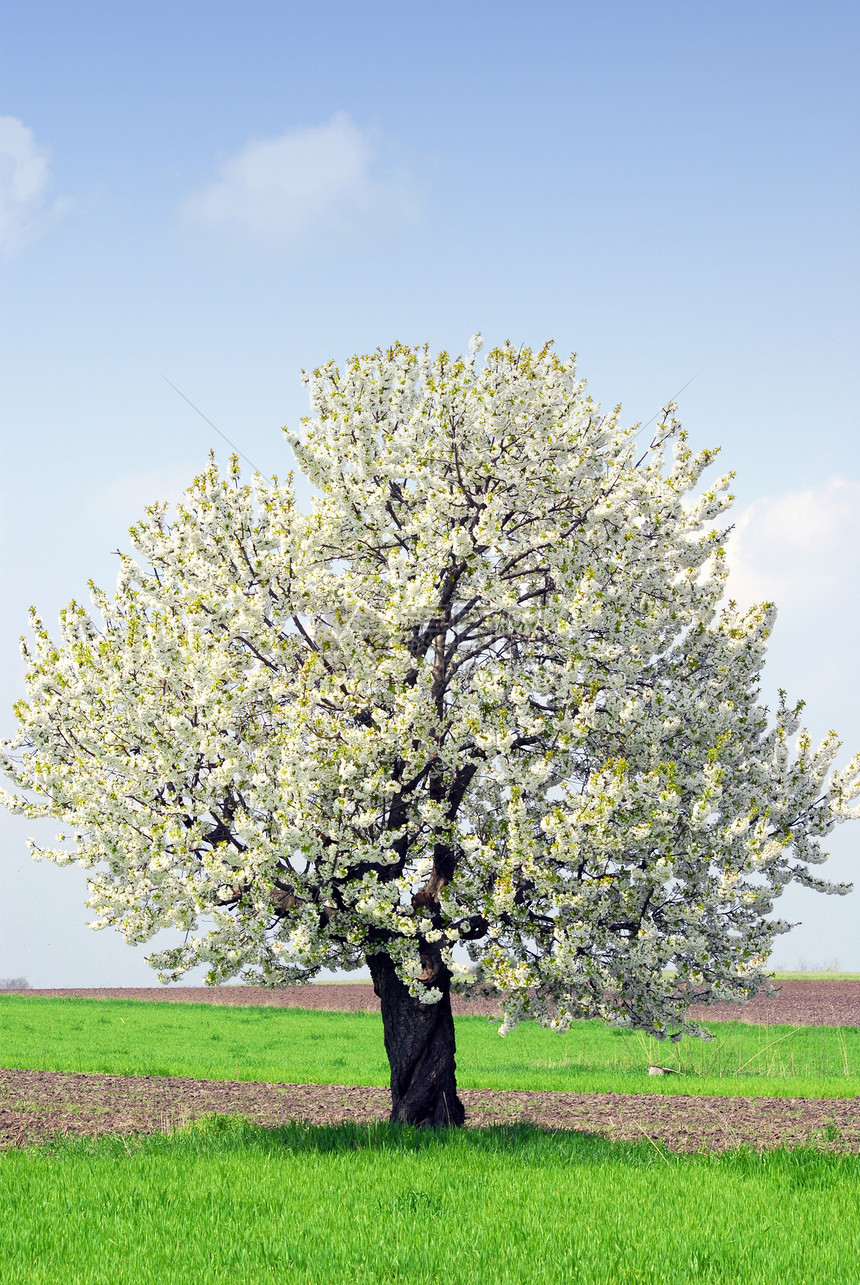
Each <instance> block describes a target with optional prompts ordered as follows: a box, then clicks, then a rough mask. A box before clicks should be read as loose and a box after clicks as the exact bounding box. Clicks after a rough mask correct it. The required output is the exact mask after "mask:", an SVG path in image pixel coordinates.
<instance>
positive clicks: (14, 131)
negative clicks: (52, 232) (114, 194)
mask: <svg viewBox="0 0 860 1285" xmlns="http://www.w3.org/2000/svg"><path fill="white" fill-rule="evenodd" d="M50 178H51V170H50V165H49V159H48V153H47V152H46V151H45V149H44V148H42V147H38V146H37V145H36V140H35V139H34V138H33V133H32V130H29V129H28V128H27V126H26V125H24V124H23V123H22V122H21V121H20V120H18V119H17V118H16V117H14V116H0V249H2V250H5V251H11V250H17V249H19V248H20V247H21V246H23V245H26V243H27V242H28V241H31V240H33V238H34V237H36V236H38V235H39V233H40V232H42V231H43V230H44V228H45V227H46V226H47V225H48V223H50V222H51V221H52V220H53V219H55V218H57V217H59V216H61V215H62V214H64V213H65V212H66V210H67V209H68V205H69V202H68V201H67V200H65V199H61V200H59V201H55V202H54V204H53V205H52V206H49V205H48V202H47V199H46V194H47V188H48V185H49V183H50Z"/></svg>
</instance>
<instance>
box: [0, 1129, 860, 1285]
mask: <svg viewBox="0 0 860 1285" xmlns="http://www.w3.org/2000/svg"><path fill="white" fill-rule="evenodd" d="M0 1212H2V1217H0V1263H2V1268H0V1276H2V1280H3V1285H24V1283H25V1282H26V1285H55V1283H56V1282H57V1281H63V1282H64V1283H68V1285H179V1283H180V1282H181V1283H182V1285H188V1283H193V1285H210V1283H212V1285H215V1283H219V1285H220V1283H223V1285H256V1283H257V1282H278V1283H279V1285H318V1283H324V1285H340V1283H346V1282H349V1283H352V1282H356V1285H377V1283H379V1285H383V1283H386V1285H387V1283H390V1282H400V1283H403V1285H406V1283H407V1282H416V1283H418V1282H420V1283H421V1285H472V1283H475V1285H507V1283H509V1282H511V1283H513V1282H522V1283H524V1285H525V1283H529V1285H531V1282H535V1281H540V1282H541V1283H542V1285H544V1283H545V1285H556V1283H558V1285H561V1283H562V1282H564V1283H565V1285H567V1282H578V1283H580V1285H591V1283H594V1285H597V1283H598V1282H599V1283H601V1285H603V1283H606V1285H626V1283H628V1282H629V1283H631V1285H632V1283H634V1282H669V1283H670V1285H682V1283H683V1282H688V1281H696V1282H699V1281H710V1282H722V1281H725V1282H732V1283H733V1285H738V1283H740V1282H743V1285H758V1283H759V1282H761V1283H762V1285H772V1283H773V1282H774V1281H779V1282H780V1285H801V1282H804V1283H807V1285H813V1283H817V1282H833V1281H839V1282H840V1285H851V1283H852V1282H856V1281H858V1280H860V1158H858V1157H856V1156H839V1155H835V1154H833V1153H828V1152H821V1151H819V1152H815V1151H812V1150H807V1149H799V1150H795V1151H788V1152H786V1151H777V1152H770V1153H766V1154H763V1155H756V1154H755V1153H752V1152H750V1151H736V1152H732V1153H723V1154H722V1155H700V1156H675V1155H672V1154H670V1153H668V1152H664V1151H662V1149H657V1148H656V1146H655V1145H652V1144H649V1143H647V1142H642V1143H639V1144H625V1143H609V1142H607V1141H606V1140H604V1139H601V1138H596V1137H590V1136H588V1135H585V1134H577V1133H563V1132H558V1133H548V1132H541V1131H539V1130H537V1129H534V1128H528V1127H522V1126H520V1127H517V1128H511V1129H489V1130H463V1131H452V1132H450V1133H449V1132H445V1131H440V1132H438V1133H428V1132H426V1131H420V1130H409V1129H404V1128H396V1127H391V1126H377V1127H370V1128H361V1127H356V1126H339V1127H332V1128H311V1127H299V1126H293V1127H290V1128H284V1129H273V1130H266V1129H261V1128H257V1127H255V1126H251V1125H249V1124H247V1123H245V1122H243V1121H241V1120H230V1119H224V1118H220V1119H219V1118H210V1119H209V1120H206V1121H202V1122H199V1123H198V1124H196V1125H193V1126H191V1127H189V1128H188V1129H185V1130H182V1131H181V1132H180V1133H178V1134H174V1135H171V1136H160V1137H158V1136H156V1137H152V1138H131V1139H121V1138H102V1139H98V1140H78V1141H74V1142H68V1141H67V1142H64V1143H62V1144H57V1145H55V1146H53V1147H51V1148H40V1149H38V1150H35V1149H34V1150H30V1151H19V1152H9V1153H7V1154H6V1155H5V1156H0ZM852 1263H853V1264H854V1267H852V1266H851V1264H852Z"/></svg>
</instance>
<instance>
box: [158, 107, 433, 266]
mask: <svg viewBox="0 0 860 1285" xmlns="http://www.w3.org/2000/svg"><path fill="white" fill-rule="evenodd" d="M416 211H417V201H416V198H415V195H414V193H413V192H412V189H411V185H410V182H409V179H408V178H407V177H406V176H405V175H404V174H402V173H399V172H393V171H387V170H386V169H385V167H384V166H383V165H382V164H381V163H380V160H379V157H378V154H377V150H376V148H375V146H374V139H373V136H372V134H371V132H370V131H368V130H362V129H359V128H358V126H356V125H355V124H354V123H353V122H352V121H351V120H350V118H349V116H348V115H347V114H346V113H345V112H337V113H336V114H335V115H334V116H333V117H332V119H331V120H330V121H329V123H328V124H327V125H317V126H312V127H309V128H305V129H295V130H289V131H287V132H286V133H284V134H281V135H279V136H278V137H277V138H266V139H261V140H259V141H254V142H249V143H247V144H246V145H245V146H244V147H243V148H242V149H241V151H239V152H237V154H236V155H235V156H233V157H231V158H230V159H229V160H227V161H226V162H225V163H224V164H223V165H222V166H221V167H220V171H219V174H218V177H217V178H216V180H215V182H214V183H211V184H210V185H209V186H208V187H205V188H203V190H202V191H200V192H197V193H196V194H195V195H193V196H190V197H188V198H187V199H186V200H185V202H184V203H183V205H182V211H181V212H182V215H183V216H184V218H185V220H186V221H188V222H190V223H192V224H194V225H195V226H197V227H202V228H206V229H211V230H221V231H232V232H239V233H241V234H243V235H245V236H248V237H250V238H252V239H254V240H258V241H263V242H268V243H280V244H285V243H288V242H291V241H296V240H303V239H305V238H306V237H307V236H308V235H309V234H312V233H317V232H322V233H324V234H331V233H332V232H335V233H341V234H342V233H353V232H356V231H362V230H364V229H367V228H368V227H372V226H377V225H379V224H380V223H382V224H385V225H390V224H392V223H394V224H397V223H401V222H404V221H410V220H411V219H412V218H414V216H415V213H416Z"/></svg>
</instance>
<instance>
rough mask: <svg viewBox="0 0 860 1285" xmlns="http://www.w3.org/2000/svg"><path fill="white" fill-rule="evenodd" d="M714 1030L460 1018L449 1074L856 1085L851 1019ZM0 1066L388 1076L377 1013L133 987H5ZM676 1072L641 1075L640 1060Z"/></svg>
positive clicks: (690, 1086)
mask: <svg viewBox="0 0 860 1285" xmlns="http://www.w3.org/2000/svg"><path fill="white" fill-rule="evenodd" d="M711 1029H712V1030H713V1032H714V1036H715V1038H714V1039H713V1040H710V1041H702V1040H693V1039H686V1040H682V1041H681V1042H680V1043H679V1044H674V1045H673V1044H670V1043H668V1042H666V1041H663V1042H658V1041H656V1040H650V1039H647V1038H646V1037H644V1036H641V1035H638V1034H636V1033H631V1032H626V1031H618V1030H613V1029H611V1028H608V1027H606V1026H605V1025H604V1024H603V1023H602V1022H596V1021H595V1022H580V1023H577V1024H576V1026H575V1027H574V1028H573V1029H572V1030H571V1031H569V1032H568V1033H567V1034H565V1035H556V1034H554V1033H553V1032H551V1031H545V1030H542V1029H541V1028H540V1027H538V1026H537V1025H536V1024H535V1023H532V1022H528V1023H523V1024H522V1025H521V1026H519V1027H517V1028H516V1030H515V1031H513V1032H512V1033H511V1034H510V1035H509V1036H507V1037H506V1038H505V1039H502V1038H501V1037H500V1036H499V1034H498V1023H497V1022H488V1021H487V1019H486V1018H479V1017H466V1018H458V1019H457V1065H458V1082H459V1084H460V1085H461V1087H463V1088H474V1089H557V1090H565V1091H570V1092H572V1091H579V1092H616V1093H694V1094H704V1095H709V1096H710V1095H716V1096H718V1095H741V1096H765V1097H854V1096H855V1095H858V1094H860V1030H858V1029H857V1028H855V1027H821V1026H819V1027H787V1026H769V1027H765V1026H753V1025H748V1024H745V1023H742V1022H724V1023H714V1024H713V1026H712V1028H711ZM0 1031H2V1041H0V1065H2V1066H6V1067H26V1068H32V1069H38V1070H53V1071H108V1072H113V1073H120V1074H128V1075H180V1076H193V1077H197V1078H203V1079H216V1080H263V1081H268V1082H278V1081H282V1082H287V1083H294V1084H296V1083H298V1084H302V1083H317V1084H359V1085H361V1084H369V1085H370V1084H376V1085H384V1084H387V1083H388V1064H387V1061H386V1058H385V1051H384V1048H383V1043H382V1024H381V1020H380V1018H379V1017H378V1016H377V1015H376V1014H370V1013H332V1012H324V1011H308V1010H303V1009H290V1008H280V1009H278V1008H262V1007H252V1006H249V1007H236V1008H234V1007H232V1006H231V1007H226V1006H225V1007H219V1006H217V1005H210V1004H175V1003H170V1002H167V1001H165V1002H163V1003H151V1002H145V1001H140V1000H90V999H43V998H35V997H32V998H31V997H28V996H17V995H3V996H0ZM651 1062H656V1063H658V1064H660V1065H662V1066H669V1067H677V1068H678V1069H679V1070H680V1071H682V1074H680V1075H666V1076H649V1075H648V1074H647V1069H648V1065H649V1063H651Z"/></svg>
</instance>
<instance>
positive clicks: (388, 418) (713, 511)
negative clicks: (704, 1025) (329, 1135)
mask: <svg viewBox="0 0 860 1285" xmlns="http://www.w3.org/2000/svg"><path fill="white" fill-rule="evenodd" d="M478 347H479V345H478V343H477V342H475V343H473V345H472V348H471V351H470V353H469V355H468V356H466V357H450V356H449V355H448V354H446V353H440V354H439V355H436V356H433V355H431V354H430V353H429V351H428V350H427V349H426V348H418V349H414V348H410V347H406V346H403V345H400V344H395V345H394V346H393V347H391V348H390V349H387V350H385V351H382V350H380V351H378V352H376V353H373V354H370V355H368V356H361V357H359V356H357V357H355V358H353V359H352V360H351V361H350V362H348V363H347V364H346V366H345V367H344V369H343V370H340V369H338V367H337V366H336V365H335V364H334V363H333V362H332V363H329V364H327V365H325V366H322V367H321V368H320V369H318V370H316V371H315V372H314V373H313V376H312V377H310V380H309V383H310V395H311V408H312V411H313V416H312V417H311V418H309V419H306V420H304V421H303V424H302V432H301V435H300V436H294V435H292V434H288V439H289V441H290V443H291V445H292V448H293V451H294V453H295V456H296V458H297V460H298V462H299V465H300V466H301V468H302V470H303V471H304V473H305V474H306V476H307V478H308V479H309V480H310V482H311V483H312V485H313V487H314V489H315V498H314V500H313V504H312V507H311V509H310V511H309V512H307V513H303V512H302V511H300V509H299V507H298V506H297V504H296V501H295V498H294V493H293V488H292V484H291V479H290V480H287V481H279V480H278V479H274V480H273V481H271V482H269V481H266V480H265V479H263V478H262V477H260V476H256V477H254V478H253V481H252V482H251V483H248V482H246V481H243V479H242V478H241V477H240V474H239V469H238V464H237V462H236V461H235V460H234V461H233V462H232V464H231V467H230V470H229V473H228V475H227V476H222V475H221V474H220V473H219V470H218V469H217V467H216V465H215V464H214V462H212V463H210V466H209V468H208V469H207V470H206V471H205V472H204V473H203V474H202V475H201V476H200V477H198V478H197V479H196V481H195V482H194V483H193V485H192V486H191V487H190V488H189V490H188V491H187V492H186V493H185V495H184V497H183V499H182V501H181V503H180V504H179V505H178V506H177V509H176V513H175V515H171V513H170V512H169V510H168V508H167V506H166V505H156V506H153V507H152V508H150V509H148V510H147V513H146V516H145V518H144V519H143V520H142V521H141V522H140V523H139V524H138V525H137V526H135V527H133V528H132V529H131V538H132V542H133V546H134V549H135V551H136V557H131V556H124V557H123V558H122V563H121V569H120V574H119V578H118V582H117V587H116V592H115V594H114V595H113V596H112V597H110V596H107V595H106V594H104V593H102V592H101V591H100V590H98V589H96V588H95V587H93V588H92V599H93V605H94V608H95V611H94V612H90V611H88V610H86V609H85V608H84V607H82V606H80V605H78V604H76V603H72V604H70V606H69V607H68V608H67V609H66V610H65V611H64V613H63V615H62V618H61V625H60V639H59V642H56V643H55V642H54V641H53V640H52V639H51V637H50V636H49V634H48V632H47V631H46V629H45V628H44V626H43V625H42V623H41V622H40V621H39V619H38V618H36V617H34V619H33V628H34V635H35V638H34V641H33V642H32V643H30V644H28V645H26V646H25V657H26V661H27V695H26V699H24V700H22V701H21V702H20V703H19V704H18V706H17V707H16V709H17V716H18V720H19V734H18V736H17V738H16V739H15V740H14V741H11V742H7V743H6V745H5V749H4V758H3V763H4V765H5V771H6V772H7V773H8V775H9V776H10V777H12V778H13V779H14V780H15V781H16V782H17V784H18V786H19V788H20V790H21V791H23V792H24V793H23V794H20V793H19V794H18V795H16V796H14V797H10V796H6V802H7V804H8V805H9V806H11V807H13V808H15V809H17V810H18V811H24V812H26V813H27V814H28V815H30V816H40V815H50V816H54V817H57V818H60V819H61V820H62V822H63V824H64V825H65V826H66V827H67V828H68V831H69V835H70V836H71V837H72V838H73V840H74V846H73V847H72V848H71V849H69V848H67V847H66V846H61V847H59V848H58V849H56V850H54V851H49V852H43V853H40V854H39V855H42V856H47V857H49V858H50V859H52V860H54V861H56V862H58V863H59V864H66V863H68V862H70V861H77V862H79V864H80V865H82V866H84V867H85V868H86V869H87V870H88V871H89V872H90V875H89V882H90V890H91V895H90V898H89V902H88V905H89V906H90V908H91V909H92V911H93V913H94V926H96V927H101V926H104V925H115V926H117V927H119V928H120V929H121V930H122V931H123V932H124V934H125V936H126V938H127V939H128V940H129V941H130V942H143V941H146V940H148V939H149V938H150V937H151V936H152V935H153V934H154V933H155V932H157V931H158V930H159V929H162V928H173V929H178V930H179V931H180V933H181V934H183V938H182V942H181V944H180V945H178V946H176V947H174V948H171V949H168V950H163V951H159V952H156V953H155V954H154V955H153V956H152V957H151V960H152V963H153V964H154V966H155V967H156V968H158V969H159V970H160V971H161V973H162V975H163V976H164V977H166V978H174V979H175V978H177V977H179V976H180V975H182V974H183V973H184V972H185V971H186V970H188V969H189V968H192V967H194V966H195V965H198V964H200V963H205V964H206V965H208V969H209V980H210V981H211V982H213V983H217V982H222V981H226V980H227V979H229V978H233V977H237V976H241V977H244V978H246V979H247V980H253V981H258V982H261V983H263V984H265V985H280V984H284V983H288V982H294V981H297V980H305V979H308V978H310V977H312V976H313V975H315V974H316V973H317V972H318V971H319V970H320V969H321V968H336V969H340V968H346V969H352V968H355V967H357V966H359V965H361V964H362V963H363V962H364V961H365V960H368V961H370V963H371V970H372V972H373V975H374V980H375V982H376V984H377V990H379V991H380V993H382V991H384V990H385V985H384V984H383V980H382V971H384V972H385V977H386V978H388V983H390V985H391V986H394V987H395V988H399V989H397V996H398V1000H397V1003H398V1004H399V1005H400V1006H401V1008H403V1005H404V1004H405V1005H406V1007H407V1008H408V1006H409V1004H412V1005H413V1008H414V1009H416V1010H419V1009H420V1011H421V1013H422V1014H425V1016H426V1014H427V1013H428V1012H430V1011H431V1010H433V1009H435V1008H439V1007H441V1006H443V1005H444V1004H448V1005H449V998H448V995H449V991H450V989H451V988H452V987H453V988H454V989H461V990H468V989H469V988H471V987H475V986H491V987H493V988H495V989H496V990H499V991H501V992H503V993H504V994H505V996H506V1000H505V1005H506V1012H507V1017H506V1019H505V1024H504V1027H503V1030H506V1029H510V1027H511V1026H512V1025H513V1024H514V1023H516V1022H517V1021H518V1020H520V1019H521V1018H523V1017H534V1018H537V1019H538V1020H539V1021H541V1022H544V1023H546V1024H548V1025H551V1026H553V1027H556V1028H560V1029H563V1028H564V1027H566V1026H567V1025H568V1024H569V1022H570V1021H571V1020H572V1019H574V1018H576V1017H580V1016H601V1017H604V1018H606V1019H609V1020H615V1021H620V1022H621V1023H623V1024H627V1025H629V1026H633V1027H636V1028H639V1029H642V1030H647V1031H650V1032H652V1033H656V1034H659V1035H663V1034H672V1035H676V1034H679V1033H682V1032H684V1031H689V1032H691V1033H695V1032H696V1031H697V1029H698V1028H696V1027H695V1026H694V1025H693V1024H691V1023H690V1022H689V1021H688V1020H687V1015H686V1014H687V1008H688V1006H689V1004H690V1003H691V1002H692V1001H693V1000H697V1001H702V1000H704V1001H709V1000H722V999H743V998H744V997H747V996H749V995H750V994H752V993H755V992H756V991H757V990H758V989H759V988H760V987H761V986H762V984H763V983H764V982H765V980H766V979H765V974H764V971H763V970H764V967H765V964H766V961H767V958H768V955H769V953H770V950H771V946H772V942H773V939H774V935H775V934H777V933H780V932H782V931H784V930H785V929H786V928H787V925H786V924H784V923H783V922H781V921H779V920H776V919H774V918H772V917H771V912H772V910H773V908H774V902H775V900H776V898H777V897H778V896H779V894H780V893H781V892H782V890H783V888H784V887H785V886H786V885H787V884H789V883H791V882H792V881H794V882H798V883H801V884H804V885H806V886H808V887H813V888H818V889H820V890H822V891H830V892H832V891H843V890H844V889H841V888H836V887H834V886H833V885H831V884H828V883H826V882H824V881H823V880H821V879H819V878H818V877H817V876H816V874H815V873H814V867H816V866H817V865H818V864H819V863H820V862H822V861H823V860H824V859H825V855H826V854H825V853H824V852H823V850H822V847H821V841H822V839H823V837H824V836H825V835H826V834H827V833H828V832H829V831H830V830H831V828H832V827H833V825H834V824H835V823H836V822H837V821H839V820H842V819H843V818H845V817H846V816H849V815H852V811H851V809H850V807H849V805H850V803H851V801H852V799H853V798H854V797H856V795H857V793H858V783H857V778H858V768H860V764H858V761H857V760H855V761H854V762H853V763H852V764H851V765H850V766H849V768H847V769H846V770H845V771H842V772H834V771H833V770H832V767H833V760H834V756H835V754H836V752H837V749H838V744H839V743H838V741H837V739H836V737H835V735H834V734H831V735H829V736H828V737H827V738H826V739H825V741H824V742H823V743H822V744H821V745H820V746H818V747H817V748H814V747H813V746H812V745H811V743H810V739H809V737H808V736H807V735H806V733H805V732H800V733H799V735H796V734H797V730H798V715H799V712H800V706H799V705H798V706H789V705H788V704H787V702H786V701H785V699H784V698H782V699H781V701H780V704H779V707H778V708H777V709H776V710H775V711H773V712H772V713H771V712H769V711H768V710H767V709H766V708H765V707H764V706H763V704H762V703H761V700H760V691H759V688H760V679H761V672H762V666H763V662H764V658H765V648H766V643H767V639H768V636H769V633H770V631H771V628H772V625H773V621H774V608H773V606H772V605H770V604H764V605H759V606H755V607H753V608H752V609H750V610H748V611H745V612H744V611H740V610H739V609H738V607H737V606H736V604H735V603H733V602H731V601H727V600H726V575H727V572H726V559H725V554H724V548H723V542H724V537H725V531H723V530H721V529H720V526H719V522H720V519H721V517H722V515H723V513H724V512H725V510H726V509H727V507H728V505H729V503H730V499H731V497H730V496H729V495H728V494H727V488H728V479H726V478H723V479H721V480H719V481H716V482H714V483H711V484H710V485H706V484H704V483H703V482H702V481H701V479H702V475H703V473H704V472H705V470H706V468H707V467H708V466H709V465H711V464H712V462H713V459H714V456H715V454H716V453H715V452H714V451H710V450H703V451H698V452H694V451H692V449H691V448H690V446H689V444H688V442H687V440H686V437H685V435H684V433H683V432H682V431H681V430H680V427H679V425H678V424H677V422H676V421H675V419H674V416H673V408H672V407H670V408H668V409H667V411H666V412H665V413H664V415H663V417H662V418H661V420H660V423H659V425H658V427H657V429H656V431H655V433H654V436H653V440H651V441H650V443H648V442H647V440H646V441H645V442H644V443H643V442H642V440H641V435H640V434H639V433H638V432H637V429H636V427H635V426H634V427H632V428H625V427H622V426H621V425H620V423H619V419H618V414H617V413H610V414H603V413H601V412H600V410H599V408H598V407H596V406H595V405H594V404H593V403H592V401H591V400H590V398H589V396H588V394H587V392H586V389H585V386H584V383H583V382H582V381H581V380H580V379H579V378H578V377H577V375H576V372H575V368H574V364H573V361H572V359H571V360H563V359H561V358H559V357H558V356H556V354H555V353H554V351H553V349H552V347H551V346H550V345H546V346H545V347H544V348H542V349H541V350H540V351H533V350H530V349H528V348H517V347H514V346H513V345H511V344H506V345H504V346H503V347H501V348H497V349H494V350H493V351H492V352H490V353H489V354H488V356H487V357H486V359H485V360H484V361H483V362H481V361H479V359H478V356H477V350H478ZM381 970H382V971H381ZM388 983H385V984H386V985H387V984H388ZM393 993H394V992H392V994H393ZM383 1008H384V1009H385V999H384V997H383ZM393 1011H394V1010H392V1012H393ZM398 1011H399V1010H398ZM403 1011H405V1009H404V1010H403ZM389 1018H390V1020H388V1019H387V1025H386V1036H387V1037H388V1035H389V1033H390V1031H391V1030H392V1029H393V1028H392V1027H391V1022H392V1021H394V1020H395V1019H394V1018H391V1015H390V1014H389ZM397 1020H400V1019H397ZM422 1020H423V1019H422ZM428 1020H429V1019H428ZM434 1020H435V1019H434ZM392 1039H393V1036H392ZM391 1052H392V1049H391V1048H389V1053H390V1054H391ZM416 1056H417V1055H416ZM451 1056H452V1057H453V1040H452V1042H451ZM414 1061H415V1058H413V1063H414ZM392 1065H394V1062H392ZM452 1065H453V1063H452ZM413 1069H414V1068H413ZM452 1083H453V1081H452Z"/></svg>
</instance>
